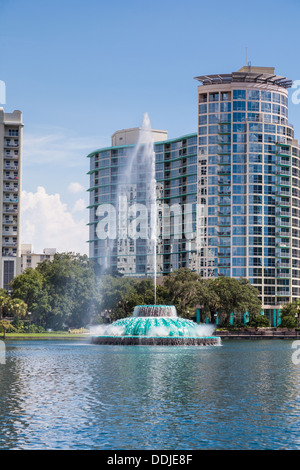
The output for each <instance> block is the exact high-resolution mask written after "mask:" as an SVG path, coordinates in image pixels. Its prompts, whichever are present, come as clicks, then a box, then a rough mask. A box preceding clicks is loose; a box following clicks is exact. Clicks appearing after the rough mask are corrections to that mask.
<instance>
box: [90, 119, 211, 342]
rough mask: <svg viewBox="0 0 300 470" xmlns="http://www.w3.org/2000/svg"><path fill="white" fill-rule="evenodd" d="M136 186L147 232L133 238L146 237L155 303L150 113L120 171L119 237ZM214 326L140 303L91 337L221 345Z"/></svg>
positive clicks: (154, 205) (165, 307) (124, 229)
mask: <svg viewBox="0 0 300 470" xmlns="http://www.w3.org/2000/svg"><path fill="white" fill-rule="evenodd" d="M134 187H135V188H136V192H135V198H134V200H132V202H134V203H135V204H137V205H138V206H139V208H140V207H141V205H144V206H145V207H146V211H145V214H146V215H144V216H143V217H142V218H141V217H140V220H139V226H140V227H142V229H143V233H144V235H143V236H141V232H140V233H139V234H138V236H137V233H134V234H133V236H132V239H133V240H136V239H137V238H144V240H145V251H144V254H145V255H146V258H147V261H146V264H147V265H148V266H149V265H151V266H152V273H151V272H150V273H147V277H148V275H149V274H152V275H153V281H154V303H155V304H156V278H157V259H156V248H157V246H156V245H157V236H158V235H157V193H156V191H157V188H156V179H155V152H154V143H153V135H152V129H151V125H150V120H149V116H148V114H147V113H146V114H145V115H144V119H143V125H142V128H141V129H140V133H139V139H138V142H137V144H136V146H135V149H134V151H133V152H132V153H131V154H129V158H128V160H127V162H126V165H125V167H124V170H123V172H122V174H121V175H119V180H118V191H117V195H118V198H117V199H118V204H119V206H118V220H119V238H123V237H124V236H125V238H126V237H127V235H128V220H125V214H126V211H125V210H124V209H123V208H124V204H125V206H126V204H127V202H128V201H127V200H128V198H129V195H130V193H132V190H133V188H134ZM138 195H139V196H138ZM126 201H127V202H126ZM136 225H138V224H136ZM135 228H136V227H135ZM128 245H129V244H128ZM211 328H212V327H210V326H208V325H202V326H200V325H198V324H197V323H195V322H193V321H192V320H187V319H183V318H180V317H178V316H177V312H176V308H175V307H174V306H169V305H138V306H136V307H135V309H134V312H133V315H132V316H131V317H127V318H122V319H120V320H117V321H115V322H114V323H112V324H110V325H107V326H101V325H100V326H98V327H97V329H96V330H95V329H94V332H92V331H91V339H92V342H93V343H96V344H123V345H125V344H132V345H133V344H150V345H151V344H155V345H181V344H183V345H218V344H220V338H219V337H216V336H212V335H211V333H212V331H211ZM97 330H98V331H97Z"/></svg>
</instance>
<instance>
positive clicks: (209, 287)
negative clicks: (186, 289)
mask: <svg viewBox="0 0 300 470" xmlns="http://www.w3.org/2000/svg"><path fill="white" fill-rule="evenodd" d="M197 287H198V291H197V303H198V305H199V306H200V308H201V311H202V317H206V318H208V319H209V321H211V322H212V321H214V317H215V315H216V313H217V311H218V309H219V307H220V305H221V299H220V297H219V295H218V294H217V292H216V291H215V289H214V279H204V280H202V281H201V282H200V283H199V284H198V286H197Z"/></svg>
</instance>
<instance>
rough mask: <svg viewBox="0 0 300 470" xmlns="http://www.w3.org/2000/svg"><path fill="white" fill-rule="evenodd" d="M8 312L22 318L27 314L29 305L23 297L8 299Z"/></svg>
mask: <svg viewBox="0 0 300 470" xmlns="http://www.w3.org/2000/svg"><path fill="white" fill-rule="evenodd" d="M6 309H7V314H8V315H10V316H11V315H12V316H14V317H18V318H22V317H25V316H26V313H27V305H26V304H25V302H24V301H23V300H21V299H8V300H7V302H6Z"/></svg>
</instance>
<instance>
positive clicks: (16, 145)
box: [4, 142, 20, 149]
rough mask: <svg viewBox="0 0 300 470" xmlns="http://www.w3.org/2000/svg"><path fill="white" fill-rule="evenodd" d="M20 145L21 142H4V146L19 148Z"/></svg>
mask: <svg viewBox="0 0 300 470" xmlns="http://www.w3.org/2000/svg"><path fill="white" fill-rule="evenodd" d="M19 146H20V144H19V143H17V144H16V143H15V144H13V143H11V142H4V148H14V149H16V148H18V147H19Z"/></svg>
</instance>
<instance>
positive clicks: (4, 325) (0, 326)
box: [0, 319, 13, 339]
mask: <svg viewBox="0 0 300 470" xmlns="http://www.w3.org/2000/svg"><path fill="white" fill-rule="evenodd" d="M10 329H13V326H12V324H11V323H10V321H8V320H5V319H4V320H0V330H2V332H3V338H4V339H5V334H6V331H7V330H10Z"/></svg>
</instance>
